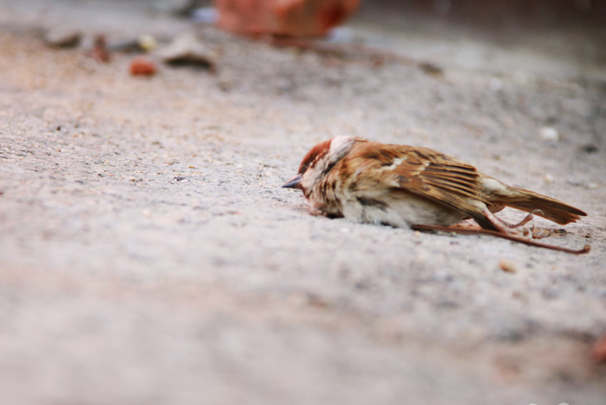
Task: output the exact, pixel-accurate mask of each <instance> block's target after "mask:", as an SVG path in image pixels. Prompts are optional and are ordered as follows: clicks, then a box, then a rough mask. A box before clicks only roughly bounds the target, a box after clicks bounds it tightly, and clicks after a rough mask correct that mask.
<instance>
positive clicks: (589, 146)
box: [583, 143, 599, 153]
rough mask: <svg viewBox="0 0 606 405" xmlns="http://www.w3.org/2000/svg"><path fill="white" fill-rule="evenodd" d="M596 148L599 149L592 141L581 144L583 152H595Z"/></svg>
mask: <svg viewBox="0 0 606 405" xmlns="http://www.w3.org/2000/svg"><path fill="white" fill-rule="evenodd" d="M598 150H599V148H598V147H597V146H596V145H594V144H592V143H588V144H587V145H583V152H585V153H596V152H597V151H598Z"/></svg>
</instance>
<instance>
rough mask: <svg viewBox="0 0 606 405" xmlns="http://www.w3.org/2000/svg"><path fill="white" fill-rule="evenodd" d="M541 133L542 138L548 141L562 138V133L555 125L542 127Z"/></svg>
mask: <svg viewBox="0 0 606 405" xmlns="http://www.w3.org/2000/svg"><path fill="white" fill-rule="evenodd" d="M540 134H541V138H543V139H545V140H546V141H559V140H560V134H559V133H558V131H556V129H555V128H553V127H543V128H541V131H540Z"/></svg>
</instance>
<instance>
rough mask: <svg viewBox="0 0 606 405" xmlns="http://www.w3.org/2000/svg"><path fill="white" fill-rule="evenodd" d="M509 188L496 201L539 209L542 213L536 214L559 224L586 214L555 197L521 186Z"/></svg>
mask: <svg viewBox="0 0 606 405" xmlns="http://www.w3.org/2000/svg"><path fill="white" fill-rule="evenodd" d="M509 189H510V191H511V194H510V196H508V197H506V198H504V199H503V200H502V201H498V202H499V203H501V204H503V205H506V206H508V207H511V208H515V209H518V210H521V211H526V212H531V211H534V210H541V211H542V213H537V214H536V215H538V216H540V217H543V218H545V219H548V220H550V221H553V222H556V223H558V224H560V225H566V224H568V223H570V222H575V221H577V220H579V219H581V217H584V216H587V214H586V213H585V212H583V211H581V210H580V209H578V208H575V207H573V206H570V205H568V204H564V203H563V202H561V201H558V200H556V199H555V198H551V197H547V196H544V195H541V194H538V193H535V192H533V191H530V190H524V189H521V188H514V187H510V188H509Z"/></svg>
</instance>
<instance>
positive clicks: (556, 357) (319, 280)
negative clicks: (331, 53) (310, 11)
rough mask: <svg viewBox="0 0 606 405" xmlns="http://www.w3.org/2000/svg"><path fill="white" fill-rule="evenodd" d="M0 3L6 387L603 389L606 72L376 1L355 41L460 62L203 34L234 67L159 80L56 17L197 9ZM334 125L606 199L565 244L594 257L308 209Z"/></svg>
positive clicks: (108, 395) (386, 392)
mask: <svg viewBox="0 0 606 405" xmlns="http://www.w3.org/2000/svg"><path fill="white" fill-rule="evenodd" d="M373 15H374V14H373ZM0 21H1V22H2V25H3V27H4V29H3V30H2V32H1V33H0V72H1V74H0V95H1V96H0V123H1V125H0V192H1V195H0V253H1V255H0V403H2V404H15V405H19V404H108V403H111V404H146V405H149V404H240V403H246V404H286V403H287V404H370V403H372V404H445V405H450V404H466V405H470V404H486V403H490V404H497V405H498V404H503V405H510V404H531V403H535V404H540V405H544V404H560V403H568V404H570V405H573V404H574V405H577V404H579V405H581V404H582V405H593V404H595V405H598V404H603V403H605V401H606V368H605V366H604V365H600V364H596V363H595V362H593V361H592V359H591V357H590V348H591V345H592V344H593V342H594V341H595V340H596V339H598V338H599V337H600V336H602V335H604V334H605V333H606V265H605V260H606V241H605V237H606V205H605V204H604V201H605V200H606V139H605V135H604V134H605V132H606V67H605V66H604V65H600V64H599V63H597V62H595V61H592V60H588V59H583V58H581V59H578V58H576V57H573V56H571V55H570V54H567V53H565V52H563V53H560V54H557V53H556V54H554V53H550V52H542V50H543V49H545V48H543V47H542V46H541V45H540V44H541V38H542V37H541V35H538V36H534V37H531V39H532V40H530V41H529V42H528V43H527V44H526V45H524V44H518V45H516V46H514V47H512V46H510V45H508V46H503V45H498V44H495V43H492V42H488V41H482V40H480V39H478V38H479V36H476V37H474V38H470V37H468V36H467V35H468V32H466V31H461V30H459V29H457V28H456V27H441V28H440V30H443V31H444V35H436V34H435V32H425V31H423V30H422V29H420V28H418V25H423V24H419V23H418V22H414V23H412V22H411V23H410V24H408V25H406V24H405V25H404V28H402V29H400V30H396V29H395V28H394V27H393V26H388V25H385V26H382V25H381V24H380V21H377V20H376V17H372V18H371V17H366V18H365V17H364V15H362V16H360V17H359V18H358V19H357V20H355V21H354V22H352V23H351V24H350V26H349V27H350V29H351V30H352V31H351V32H353V33H354V34H355V36H357V37H359V38H368V41H370V42H372V41H375V42H376V43H378V44H387V45H389V44H396V45H397V46H395V45H394V46H393V48H394V49H395V48H397V49H398V50H399V51H400V52H404V51H405V50H407V49H408V50H410V53H412V54H413V56H415V57H421V56H423V58H428V59H430V60H433V61H435V62H436V63H439V64H440V65H441V66H442V67H443V68H444V75H443V76H438V77H435V76H432V75H429V74H427V73H424V72H423V71H422V70H421V69H419V68H418V67H416V66H412V65H402V64H396V63H387V64H385V65H382V66H378V67H377V66H372V65H371V64H369V63H365V62H363V61H357V62H343V61H334V60H326V59H323V58H322V57H320V56H318V55H315V54H313V53H304V54H300V53H298V52H295V51H292V50H288V49H286V50H278V49H272V48H270V47H268V46H266V45H264V44H261V43H254V42H250V41H248V40H245V39H241V38H235V37H231V36H229V35H227V34H223V33H220V32H216V31H215V30H213V29H212V28H208V27H206V28H200V27H199V28H198V31H199V34H200V36H201V38H203V39H204V41H206V42H207V43H208V44H210V45H212V46H214V47H216V48H218V49H220V50H221V52H222V57H221V60H220V62H219V66H218V73H217V74H216V75H212V74H210V73H208V72H205V71H200V70H195V69H188V68H180V69H176V68H169V67H165V66H161V72H160V74H159V75H157V76H156V77H153V78H150V79H145V78H134V77H131V76H129V75H128V64H129V62H130V60H131V58H132V56H129V55H124V54H115V55H114V59H113V60H112V62H111V63H110V64H107V65H105V64H98V63H96V62H94V61H92V60H91V59H90V58H88V57H87V56H86V55H85V52H84V51H83V50H81V49H78V50H56V49H50V48H48V47H46V46H45V45H44V44H43V43H42V42H41V41H40V39H39V38H38V36H37V33H38V30H39V29H40V28H49V27H53V26H57V25H68V24H73V25H75V26H78V28H81V29H83V30H84V31H85V33H86V34H87V35H88V36H89V38H90V35H92V34H93V33H100V32H102V33H105V34H106V35H107V36H108V38H109V39H110V40H118V39H121V38H125V37H128V36H129V35H133V34H140V33H141V32H143V31H144V30H145V32H151V33H153V34H155V35H157V36H158V37H162V36H164V37H166V38H170V37H171V36H174V35H177V34H178V33H179V32H183V31H185V30H191V29H194V27H193V26H190V25H189V23H188V22H187V21H184V20H174V19H171V18H170V17H167V16H163V15H158V14H154V13H153V12H150V11H149V9H148V8H147V5H146V4H144V3H143V4H142V3H132V2H115V3H114V2H69V1H65V2H63V1H60V2H43V1H29V2H19V3H16V2H9V1H2V2H0ZM415 26H416V27H417V28H415V35H414V36H409V37H408V36H406V35H404V34H403V33H402V32H406V27H409V28H408V29H410V27H415ZM427 27H431V24H427ZM427 29H428V30H430V28H427ZM430 31H431V30H430ZM377 33H379V34H380V35H377ZM411 35H412V34H411ZM557 38H559V40H560V41H564V42H562V44H561V47H560V49H563V50H567V49H575V47H574V44H571V43H569V42H565V41H566V40H567V37H566V36H565V35H563V34H562V35H559V36H558V37H557ZM390 41H391V42H390ZM422 43H426V44H427V45H426V48H427V49H439V48H440V47H442V49H444V47H450V48H451V49H452V52H456V54H457V55H459V56H460V57H459V58H452V57H450V56H452V53H448V52H447V53H441V54H437V53H436V54H435V55H434V56H435V59H432V57H431V54H425V55H420V54H419V55H414V49H418V47H419V44H422ZM537 44H538V45H537ZM470 49H472V50H476V51H477V50H481V52H480V51H478V52H479V53H478V52H475V51H474V52H471V51H470V52H468V50H470ZM590 54H591V53H590ZM449 55H450V56H449ZM465 55H467V57H465ZM490 55H493V57H490ZM524 55H532V57H531V58H530V59H528V58H526V57H525V56H524ZM575 55H576V54H575ZM576 56H578V55H576ZM533 60H540V63H538V62H537V63H534V62H532V61H533ZM516 61H517V62H516ZM226 84H227V86H226ZM226 88H227V91H226ZM545 127H553V128H555V129H556V130H557V131H558V133H559V134H560V138H559V140H548V139H544V138H543V137H541V129H542V128H545ZM339 134H348V135H355V136H363V137H367V138H370V139H374V140H378V141H382V142H393V143H405V144H412V145H419V146H421V145H422V146H428V147H433V148H435V149H438V150H440V151H443V152H446V153H448V154H451V155H454V156H456V157H458V158H460V159H463V160H465V161H467V162H470V163H472V164H475V165H476V166H478V167H479V168H481V169H482V170H483V171H485V172H486V173H488V174H490V175H493V176H495V177H497V178H499V179H501V180H503V181H506V182H508V183H510V184H512V185H516V186H523V187H525V188H530V189H533V190H536V191H539V192H542V193H545V194H548V195H551V196H554V197H556V198H559V199H562V200H564V201H566V202H569V203H571V204H573V205H575V206H578V207H580V208H582V209H584V210H585V211H586V212H587V213H588V214H589V216H588V217H587V218H586V219H583V220H582V221H581V222H579V223H576V224H573V225H570V226H567V227H566V229H567V231H568V233H567V234H566V235H564V236H558V237H552V238H550V239H549V240H548V242H549V243H553V244H558V245H565V246H571V247H582V246H583V245H584V244H585V243H588V242H589V243H591V244H592V247H593V250H592V252H591V253H590V254H588V255H585V256H573V255H567V254H564V253H558V252H553V251H547V250H540V249H536V248H532V247H528V246H523V245H518V244H512V243H510V242H508V241H504V240H495V239H491V238H487V237H471V236H448V235H431V234H419V233H415V232H412V231H410V230H407V229H392V228H388V227H379V226H369V225H358V224H352V223H349V222H347V221H344V220H330V219H326V218H318V217H312V216H309V215H308V214H307V211H306V208H305V204H304V201H303V199H302V197H301V195H300V194H299V193H297V192H294V191H291V190H284V189H281V188H280V185H281V184H282V183H283V181H285V180H286V179H287V178H289V177H290V176H291V175H292V174H294V173H295V171H296V169H297V167H298V164H299V161H300V159H301V158H302V156H303V155H304V154H305V152H306V151H307V149H308V148H309V147H311V146H312V145H313V144H314V143H316V142H317V141H320V140H323V139H326V138H328V137H331V136H335V135H339ZM588 145H591V146H592V147H588ZM595 149H597V150H595ZM503 216H504V218H506V219H509V220H515V219H518V218H521V215H519V214H518V213H515V212H511V211H509V212H504V214H503ZM537 225H538V226H544V227H554V224H550V223H548V222H547V221H537ZM556 227H557V226H556ZM502 259H507V260H511V261H513V262H515V264H516V265H517V272H515V273H506V272H503V271H502V270H501V269H500V268H499V262H500V261H501V260H502Z"/></svg>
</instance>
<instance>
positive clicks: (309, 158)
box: [299, 139, 331, 174]
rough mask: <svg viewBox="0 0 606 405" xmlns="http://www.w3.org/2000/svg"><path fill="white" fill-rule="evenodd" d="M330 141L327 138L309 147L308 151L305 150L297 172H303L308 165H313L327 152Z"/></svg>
mask: <svg viewBox="0 0 606 405" xmlns="http://www.w3.org/2000/svg"><path fill="white" fill-rule="evenodd" d="M330 141H331V140H330V139H329V140H327V141H324V142H320V143H319V144H317V145H316V146H314V147H313V148H311V150H310V151H309V152H307V155H305V157H304V158H303V160H302V161H301V166H299V174H304V173H305V171H306V170H307V169H308V168H309V167H310V166H313V165H314V164H316V162H317V161H318V160H320V159H322V158H323V157H324V156H326V155H327V154H328V152H329V151H330Z"/></svg>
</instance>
